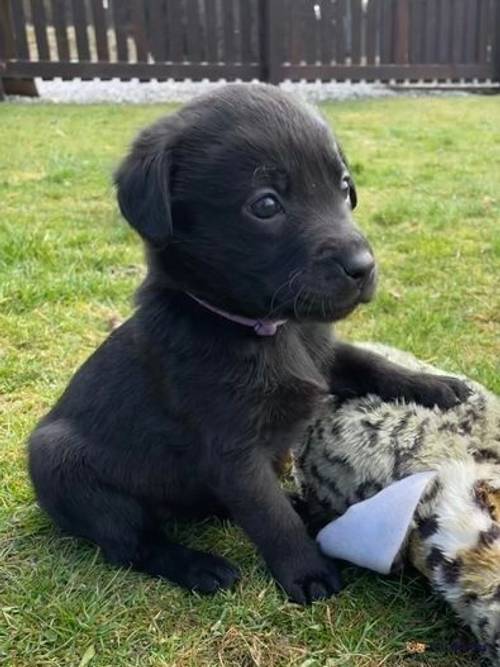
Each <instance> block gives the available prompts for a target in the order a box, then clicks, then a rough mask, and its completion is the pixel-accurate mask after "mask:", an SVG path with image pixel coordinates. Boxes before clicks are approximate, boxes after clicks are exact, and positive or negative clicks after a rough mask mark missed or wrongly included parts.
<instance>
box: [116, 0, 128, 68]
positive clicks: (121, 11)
mask: <svg viewBox="0 0 500 667" xmlns="http://www.w3.org/2000/svg"><path fill="white" fill-rule="evenodd" d="M127 7H128V2H126V1H125V0H114V2H113V23H114V28H115V38H116V57H117V59H118V62H124V63H126V62H128V59H129V58H128V44H127V29H126V20H127Z"/></svg>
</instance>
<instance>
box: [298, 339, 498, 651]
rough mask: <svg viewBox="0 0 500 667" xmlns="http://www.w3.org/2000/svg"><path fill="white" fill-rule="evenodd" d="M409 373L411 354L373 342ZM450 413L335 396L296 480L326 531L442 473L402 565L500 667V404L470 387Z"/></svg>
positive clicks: (313, 429)
mask: <svg viewBox="0 0 500 667" xmlns="http://www.w3.org/2000/svg"><path fill="white" fill-rule="evenodd" d="M364 347H367V348H369V349H372V350H374V351H376V352H378V353H380V354H383V355H384V356H386V357H387V358H388V359H390V360H392V361H395V362H397V363H400V364H402V365H404V366H406V367H408V368H412V369H414V370H419V371H427V372H431V373H439V374H442V373H443V371H442V370H439V369H436V368H434V367H432V366H429V365H428V364H424V363H423V362H420V361H418V360H417V359H415V357H413V356H412V355H409V354H406V353H403V352H400V351H398V350H394V349H392V348H387V347H385V346H379V345H364ZM461 379H463V380H464V381H465V382H466V383H467V385H468V386H469V388H470V390H471V394H470V396H469V397H468V398H467V399H466V401H465V402H464V403H462V404H460V405H458V406H457V407H456V408H453V409H452V410H449V411H446V412H444V411H440V410H439V409H437V408H435V409H432V410H431V409H428V408H424V407H421V406H417V405H415V404H412V403H409V404H405V403H402V402H401V403H389V402H383V401H381V400H380V399H379V398H378V397H377V396H367V397H364V398H359V399H353V400H349V401H345V402H344V403H342V404H341V403H340V402H339V401H338V400H337V399H335V397H332V398H329V399H328V400H327V401H326V402H325V403H324V404H323V406H322V408H321V410H320V412H319V413H318V414H317V415H316V419H315V421H314V422H313V423H311V425H310V426H309V428H308V431H307V433H306V436H305V438H304V441H303V442H302V443H300V445H299V446H298V447H297V450H296V452H295V479H296V482H297V484H298V487H299V489H300V491H301V493H302V495H303V497H304V498H305V499H306V501H307V504H308V506H309V510H310V512H311V515H312V516H313V518H315V519H316V520H317V521H318V524H321V523H326V522H328V521H330V520H332V519H333V518H335V517H336V516H338V515H341V514H343V513H344V512H345V511H346V509H347V508H348V507H349V506H350V505H352V504H353V503H356V502H359V501H361V500H364V499H366V498H369V497H371V496H373V495H374V494H376V493H377V492H378V491H380V490H381V489H382V488H385V487H386V486H388V485H389V484H391V483H392V482H394V481H396V480H399V479H401V478H403V477H406V476H407V475H410V474H412V473H416V472H421V471H425V470H435V471H437V473H438V474H437V476H436V477H435V478H434V480H433V481H432V482H430V483H429V486H428V488H427V489H426V491H425V493H424V495H423V497H422V499H421V501H420V503H419V505H418V507H417V511H416V513H415V516H414V521H413V523H412V526H411V528H410V532H409V535H408V539H407V541H406V543H405V545H404V547H403V549H402V551H401V554H400V558H401V559H403V560H404V559H408V560H409V561H410V562H411V563H412V564H413V565H414V566H415V567H417V568H418V569H419V570H420V571H421V572H422V573H423V574H424V575H425V576H426V577H428V579H429V580H430V582H431V584H432V586H433V588H434V589H435V590H436V591H437V592H438V593H439V594H440V595H442V596H443V597H444V598H445V599H446V600H447V601H448V602H449V603H450V604H451V605H452V607H453V608H454V610H455V611H456V612H457V613H458V615H459V616H460V618H461V619H462V620H463V621H464V622H465V623H466V624H467V625H468V626H469V627H470V628H471V629H472V630H473V632H474V634H475V635H476V637H477V639H478V641H479V642H480V643H481V645H482V646H484V647H485V650H487V651H488V653H489V655H490V657H491V658H492V659H493V660H494V661H495V664H500V523H499V521H500V398H499V397H497V396H495V395H493V394H492V393H491V392H489V391H487V390H486V389H485V388H484V387H482V386H481V385H479V384H477V383H475V382H472V381H471V380H467V379H466V378H461Z"/></svg>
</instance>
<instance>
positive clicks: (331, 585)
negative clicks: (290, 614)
mask: <svg viewBox="0 0 500 667" xmlns="http://www.w3.org/2000/svg"><path fill="white" fill-rule="evenodd" d="M274 576H275V578H276V580H277V581H278V583H279V584H280V586H281V587H282V588H283V589H284V591H285V593H286V594H287V595H288V597H289V599H290V600H291V601H292V602H296V603H297V604H301V605H307V604H311V602H316V601H317V600H326V599H327V598H329V597H331V596H332V595H334V594H335V593H338V592H339V591H340V589H341V582H340V575H339V573H338V569H337V566H336V565H335V563H334V561H332V560H329V559H327V558H324V557H323V556H322V555H321V554H320V553H319V551H316V552H314V551H312V550H311V553H310V554H309V555H308V556H307V558H304V557H301V558H299V559H296V558H293V556H292V557H291V558H290V560H288V561H287V562H285V563H282V565H281V567H279V568H275V569H274Z"/></svg>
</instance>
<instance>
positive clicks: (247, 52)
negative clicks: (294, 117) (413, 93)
mask: <svg viewBox="0 0 500 667" xmlns="http://www.w3.org/2000/svg"><path fill="white" fill-rule="evenodd" d="M2 76H3V77H4V79H5V80H6V81H8V80H10V81H12V80H16V79H32V78H33V77H42V78H46V79H52V78H55V77H62V78H64V79H71V78H74V77H81V78H83V79H90V78H101V79H109V78H114V77H117V78H120V79H131V78H139V79H141V80H149V79H159V80H164V79H167V78H174V79H185V78H191V79H194V80H199V79H203V78H207V79H211V80H215V79H220V78H224V79H228V80H234V79H242V80H250V79H260V80H265V81H271V82H274V83H277V82H279V81H281V80H283V79H292V80H297V79H306V80H315V79H322V80H332V79H334V80H346V79H349V80H355V81H358V80H366V81H375V80H380V81H392V80H394V81H403V80H407V81H417V80H434V81H449V80H451V81H458V80H465V81H480V82H484V81H499V80H500V0H114V1H113V0H0V77H2Z"/></svg>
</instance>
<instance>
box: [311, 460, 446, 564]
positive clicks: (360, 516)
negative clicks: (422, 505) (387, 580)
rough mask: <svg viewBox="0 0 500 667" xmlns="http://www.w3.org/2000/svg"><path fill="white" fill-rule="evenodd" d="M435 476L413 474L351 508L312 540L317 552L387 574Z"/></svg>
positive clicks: (432, 474) (426, 473)
mask: <svg viewBox="0 0 500 667" xmlns="http://www.w3.org/2000/svg"><path fill="white" fill-rule="evenodd" d="M436 475H437V473H436V472H435V471H427V472H417V473H415V474H413V475H409V476H408V477H405V478H404V479H400V480H398V481H397V482H394V483H393V484H390V485H389V486H387V487H386V488H385V489H382V491H379V492H378V493H377V494H376V495H374V496H372V497H371V498H368V499H367V500H363V501H361V502H360V503H356V504H355V505H351V506H350V507H349V509H348V510H347V511H346V512H345V514H343V515H342V516H341V517H339V518H338V519H335V520H334V521H331V522H330V523H329V524H327V525H326V526H325V527H324V528H323V529H322V530H320V532H319V533H318V535H317V537H316V539H317V541H318V543H319V546H320V549H321V551H323V553H325V554H326V555H327V556H331V557H332V558H341V559H342V560H347V561H349V562H351V563H354V564H355V565H359V566H360V567H366V568H367V569H369V570H374V571H375V572H380V573H381V574H389V572H390V571H391V567H392V564H393V563H394V560H395V558H396V556H397V555H398V553H399V551H400V549H401V547H402V545H403V542H404V540H405V538H406V535H407V533H408V530H409V528H410V524H411V520H412V518H413V515H414V513H415V510H416V508H417V505H418V503H419V501H420V498H421V497H422V494H423V492H424V491H425V488H426V486H427V484H428V483H429V482H430V480H431V479H433V478H434V477H435V476H436Z"/></svg>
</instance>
